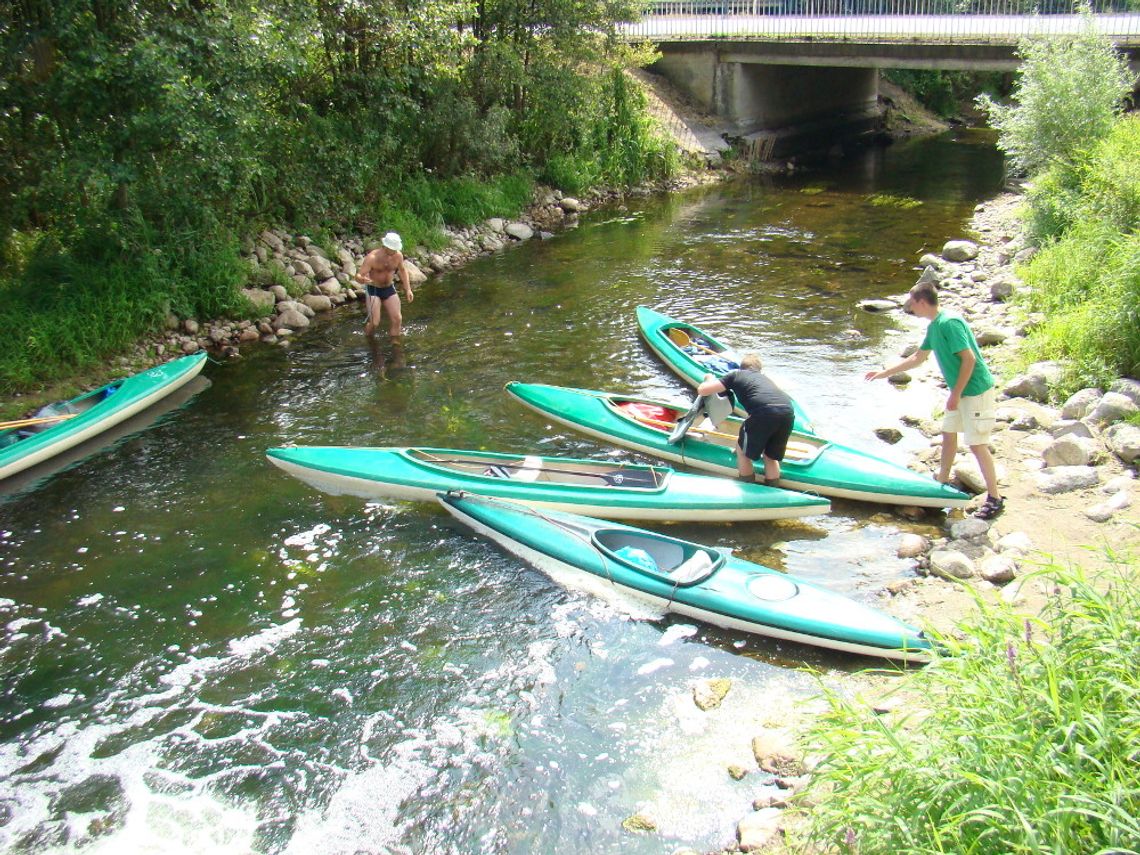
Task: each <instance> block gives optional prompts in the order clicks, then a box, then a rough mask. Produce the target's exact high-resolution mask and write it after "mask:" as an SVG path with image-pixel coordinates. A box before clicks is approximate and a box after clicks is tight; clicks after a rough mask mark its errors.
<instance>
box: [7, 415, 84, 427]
mask: <svg viewBox="0 0 1140 855" xmlns="http://www.w3.org/2000/svg"><path fill="white" fill-rule="evenodd" d="M77 415H79V413H60V414H59V415H58V416H40V417H39V418H34V419H17V420H16V421H14V422H0V430H11V429H12V428H21V427H31V426H32V425H46V424H48V423H49V422H62V421H63V420H64V419H73V418H75V417H76V416H77Z"/></svg>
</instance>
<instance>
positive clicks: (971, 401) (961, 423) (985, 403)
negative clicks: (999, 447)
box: [942, 387, 997, 445]
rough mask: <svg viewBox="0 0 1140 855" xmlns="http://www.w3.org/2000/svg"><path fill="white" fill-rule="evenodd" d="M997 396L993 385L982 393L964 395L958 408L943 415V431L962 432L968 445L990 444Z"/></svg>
mask: <svg viewBox="0 0 1140 855" xmlns="http://www.w3.org/2000/svg"><path fill="white" fill-rule="evenodd" d="M996 397H997V395H996V394H995V392H994V390H993V388H992V387H991V388H989V389H987V390H986V391H984V392H982V394H980V395H970V396H968V397H963V398H962V399H961V400H959V401H958V409H956V410H950V411H948V412H947V413H946V415H945V416H943V417H942V432H943V433H960V434H962V435H963V436H964V437H965V440H966V445H988V444H989V441H990V434H991V433H993V430H994V409H995V403H994V402H995V399H996Z"/></svg>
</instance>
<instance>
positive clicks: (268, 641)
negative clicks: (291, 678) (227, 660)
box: [229, 618, 301, 659]
mask: <svg viewBox="0 0 1140 855" xmlns="http://www.w3.org/2000/svg"><path fill="white" fill-rule="evenodd" d="M300 631H301V619H300V618H294V619H293V620H291V621H289V622H288V623H283V624H279V625H277V626H271V627H268V628H267V629H263V630H262V631H261V632H257V633H254V634H253V635H247V636H246V637H245V638H235V639H233V640H232V641H231V642H230V644H229V648H230V653H232V654H233V655H234V656H239V657H241V658H245V659H248V658H249V657H251V656H253V655H255V654H257V653H265V652H267V651H269V650H272V649H273V648H274V647H276V646H277V645H279V644H280V643H281V642H282V641H284V640H285V639H287V638H289V637H290V636H292V635H296V634H297V633H298V632H300Z"/></svg>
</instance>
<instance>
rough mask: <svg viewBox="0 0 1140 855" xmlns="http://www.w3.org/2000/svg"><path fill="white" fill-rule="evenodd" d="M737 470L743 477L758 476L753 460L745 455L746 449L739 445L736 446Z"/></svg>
mask: <svg viewBox="0 0 1140 855" xmlns="http://www.w3.org/2000/svg"><path fill="white" fill-rule="evenodd" d="M736 471H737V473H738V474H739V475H740V477H741V478H755V477H756V468H755V467H754V466H753V465H752V461H751V460H749V459H748V458H747V457H746V456H745V455H744V450H743V449H741V447H740V446H739V445H738V446H736Z"/></svg>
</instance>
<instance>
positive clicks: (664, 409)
mask: <svg viewBox="0 0 1140 855" xmlns="http://www.w3.org/2000/svg"><path fill="white" fill-rule="evenodd" d="M506 390H507V392H508V393H509V394H510V395H512V396H513V397H514V398H516V399H517V400H519V401H520V402H522V403H523V404H525V405H526V406H528V407H530V408H531V409H533V410H535V411H537V412H539V413H541V414H542V415H544V416H548V417H549V418H552V419H554V420H555V421H557V422H561V423H562V424H564V425H567V426H569V427H571V428H574V429H575V430H579V431H581V432H583V433H586V434H589V435H590V436H593V437H597V438H598V439H602V440H605V441H607V442H612V443H616V444H617V445H621V446H625V447H626V448H632V449H635V450H637V451H642V452H645V453H647V454H653V455H656V456H657V457H662V458H664V459H666V460H670V461H673V462H675V463H681V464H684V465H686V466H692V467H694V468H696V469H704V470H707V471H710V472H716V473H718V474H721V475H735V474H736V453H735V448H736V438H737V436H738V435H739V432H740V424H741V419H739V418H737V417H736V416H729V418H728V419H727V420H726V421H725V422H723V423H721V425H719V426H714V425H711V424H709V423H708V422H707V420H706V421H704V422H702V423H701V424H699V425H694V426H693V427H692V428H690V429H689V431H688V432H687V433H686V434H685V436H684V437H683V438H682V439H681V440H680V441H679V442H677V443H676V444H670V442H669V434H670V433H671V432H672V430H673V427H674V425H675V423H676V421H677V419H678V418H681V417H682V416H684V415H685V412H686V410H687V409H688V406H687V405H685V404H669V403H664V402H661V401H653V400H649V399H646V398H638V397H632V396H628V395H612V394H609V393H607V392H594V391H590V390H586V389H568V388H564V387H561V386H545V385H541V384H537V383H518V382H512V383H508V384H507V386H506ZM781 474H782V477H781V479H780V482H779V483H780V486H781V487H787V488H789V489H792V490H802V491H804V492H808V493H815V494H818V495H821V496H829V497H834V498H844V499H857V500H859V501H864V502H883V503H886V504H892V505H919V506H924V507H934V508H949V507H965V506H966V505H967V504H969V501H970V497H969V496H968V495H967V494H966V493H963V492H962V491H961V490H957V489H955V488H954V487H951V486H949V485H948V484H941V483H939V482H938V481H935V480H934V479H933V478H931V477H929V476H928V475H922V474H920V473H918V472H914V471H912V470H910V469H907V468H906V467H905V466H900V465H899V464H897V463H892V462H891V461H889V460H884V459H882V458H881V457H875V456H874V455H873V454H868V453H866V452H863V451H858V450H857V449H854V448H849V447H847V446H844V445H839V444H838V443H834V442H829V441H828V440H825V439H823V438H821V437H818V436H816V435H815V434H810V433H803V432H800V431H795V432H793V433H792V439H791V441H790V442H789V443H788V453H787V456H786V457H785V458H784V461H783V463H782V466H781Z"/></svg>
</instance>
